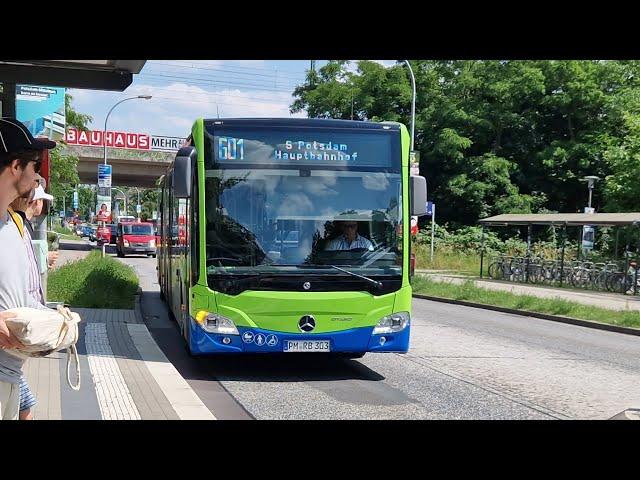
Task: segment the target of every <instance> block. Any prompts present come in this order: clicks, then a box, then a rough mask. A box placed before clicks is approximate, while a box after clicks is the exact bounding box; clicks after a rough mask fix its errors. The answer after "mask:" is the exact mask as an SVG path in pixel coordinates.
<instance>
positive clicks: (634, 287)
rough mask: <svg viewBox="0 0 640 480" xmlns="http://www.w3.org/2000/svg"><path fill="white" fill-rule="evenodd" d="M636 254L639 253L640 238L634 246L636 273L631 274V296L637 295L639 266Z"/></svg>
mask: <svg viewBox="0 0 640 480" xmlns="http://www.w3.org/2000/svg"><path fill="white" fill-rule="evenodd" d="M638 253H640V238H639V239H638V244H637V246H636V269H635V270H636V271H635V272H634V274H633V294H634V295H637V294H638V268H640V265H638Z"/></svg>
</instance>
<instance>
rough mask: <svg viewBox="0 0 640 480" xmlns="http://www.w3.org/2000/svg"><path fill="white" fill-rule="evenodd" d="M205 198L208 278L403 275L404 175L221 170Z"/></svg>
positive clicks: (210, 174)
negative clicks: (346, 272)
mask: <svg viewBox="0 0 640 480" xmlns="http://www.w3.org/2000/svg"><path fill="white" fill-rule="evenodd" d="M205 192H206V193H205V197H206V204H205V212H206V218H207V265H208V271H209V273H242V272H246V273H252V272H255V271H256V267H261V268H260V269H259V271H272V272H273V271H280V272H285V271H286V272H287V273H291V272H295V271H296V270H299V269H300V268H304V269H305V271H306V272H308V271H309V268H312V269H318V270H323V271H325V272H327V273H333V274H335V271H331V269H327V266H330V265H341V266H345V265H347V266H349V267H350V270H352V271H357V272H358V273H360V274H365V275H370V274H384V275H400V274H401V273H402V270H401V265H402V262H401V252H400V249H399V238H398V227H399V224H400V219H401V210H400V205H401V197H400V193H401V178H400V175H399V174H395V173H372V172H367V173H364V172H348V171H318V170H314V171H313V172H312V173H311V175H310V176H300V175H299V174H298V172H297V171H293V172H292V171H281V170H273V169H270V170H217V171H208V172H207V177H206V182H205Z"/></svg>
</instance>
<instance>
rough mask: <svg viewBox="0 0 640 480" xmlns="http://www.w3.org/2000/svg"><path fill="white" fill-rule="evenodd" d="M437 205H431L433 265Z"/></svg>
mask: <svg viewBox="0 0 640 480" xmlns="http://www.w3.org/2000/svg"><path fill="white" fill-rule="evenodd" d="M435 225H436V204H435V203H432V204H431V263H432V264H433V247H434V240H435V231H436V227H435Z"/></svg>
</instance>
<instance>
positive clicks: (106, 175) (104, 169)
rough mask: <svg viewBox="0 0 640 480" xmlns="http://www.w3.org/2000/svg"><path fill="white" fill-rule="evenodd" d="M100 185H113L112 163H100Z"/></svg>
mask: <svg viewBox="0 0 640 480" xmlns="http://www.w3.org/2000/svg"><path fill="white" fill-rule="evenodd" d="M98 187H107V188H109V187H111V165H105V164H104V163H99V164H98Z"/></svg>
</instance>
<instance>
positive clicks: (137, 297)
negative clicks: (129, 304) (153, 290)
mask: <svg viewBox="0 0 640 480" xmlns="http://www.w3.org/2000/svg"><path fill="white" fill-rule="evenodd" d="M140 298H142V287H140V286H138V290H137V291H136V294H135V299H134V310H135V312H136V317H137V319H138V322H137V323H142V324H143V325H144V317H143V316H142V307H141V306H140Z"/></svg>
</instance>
